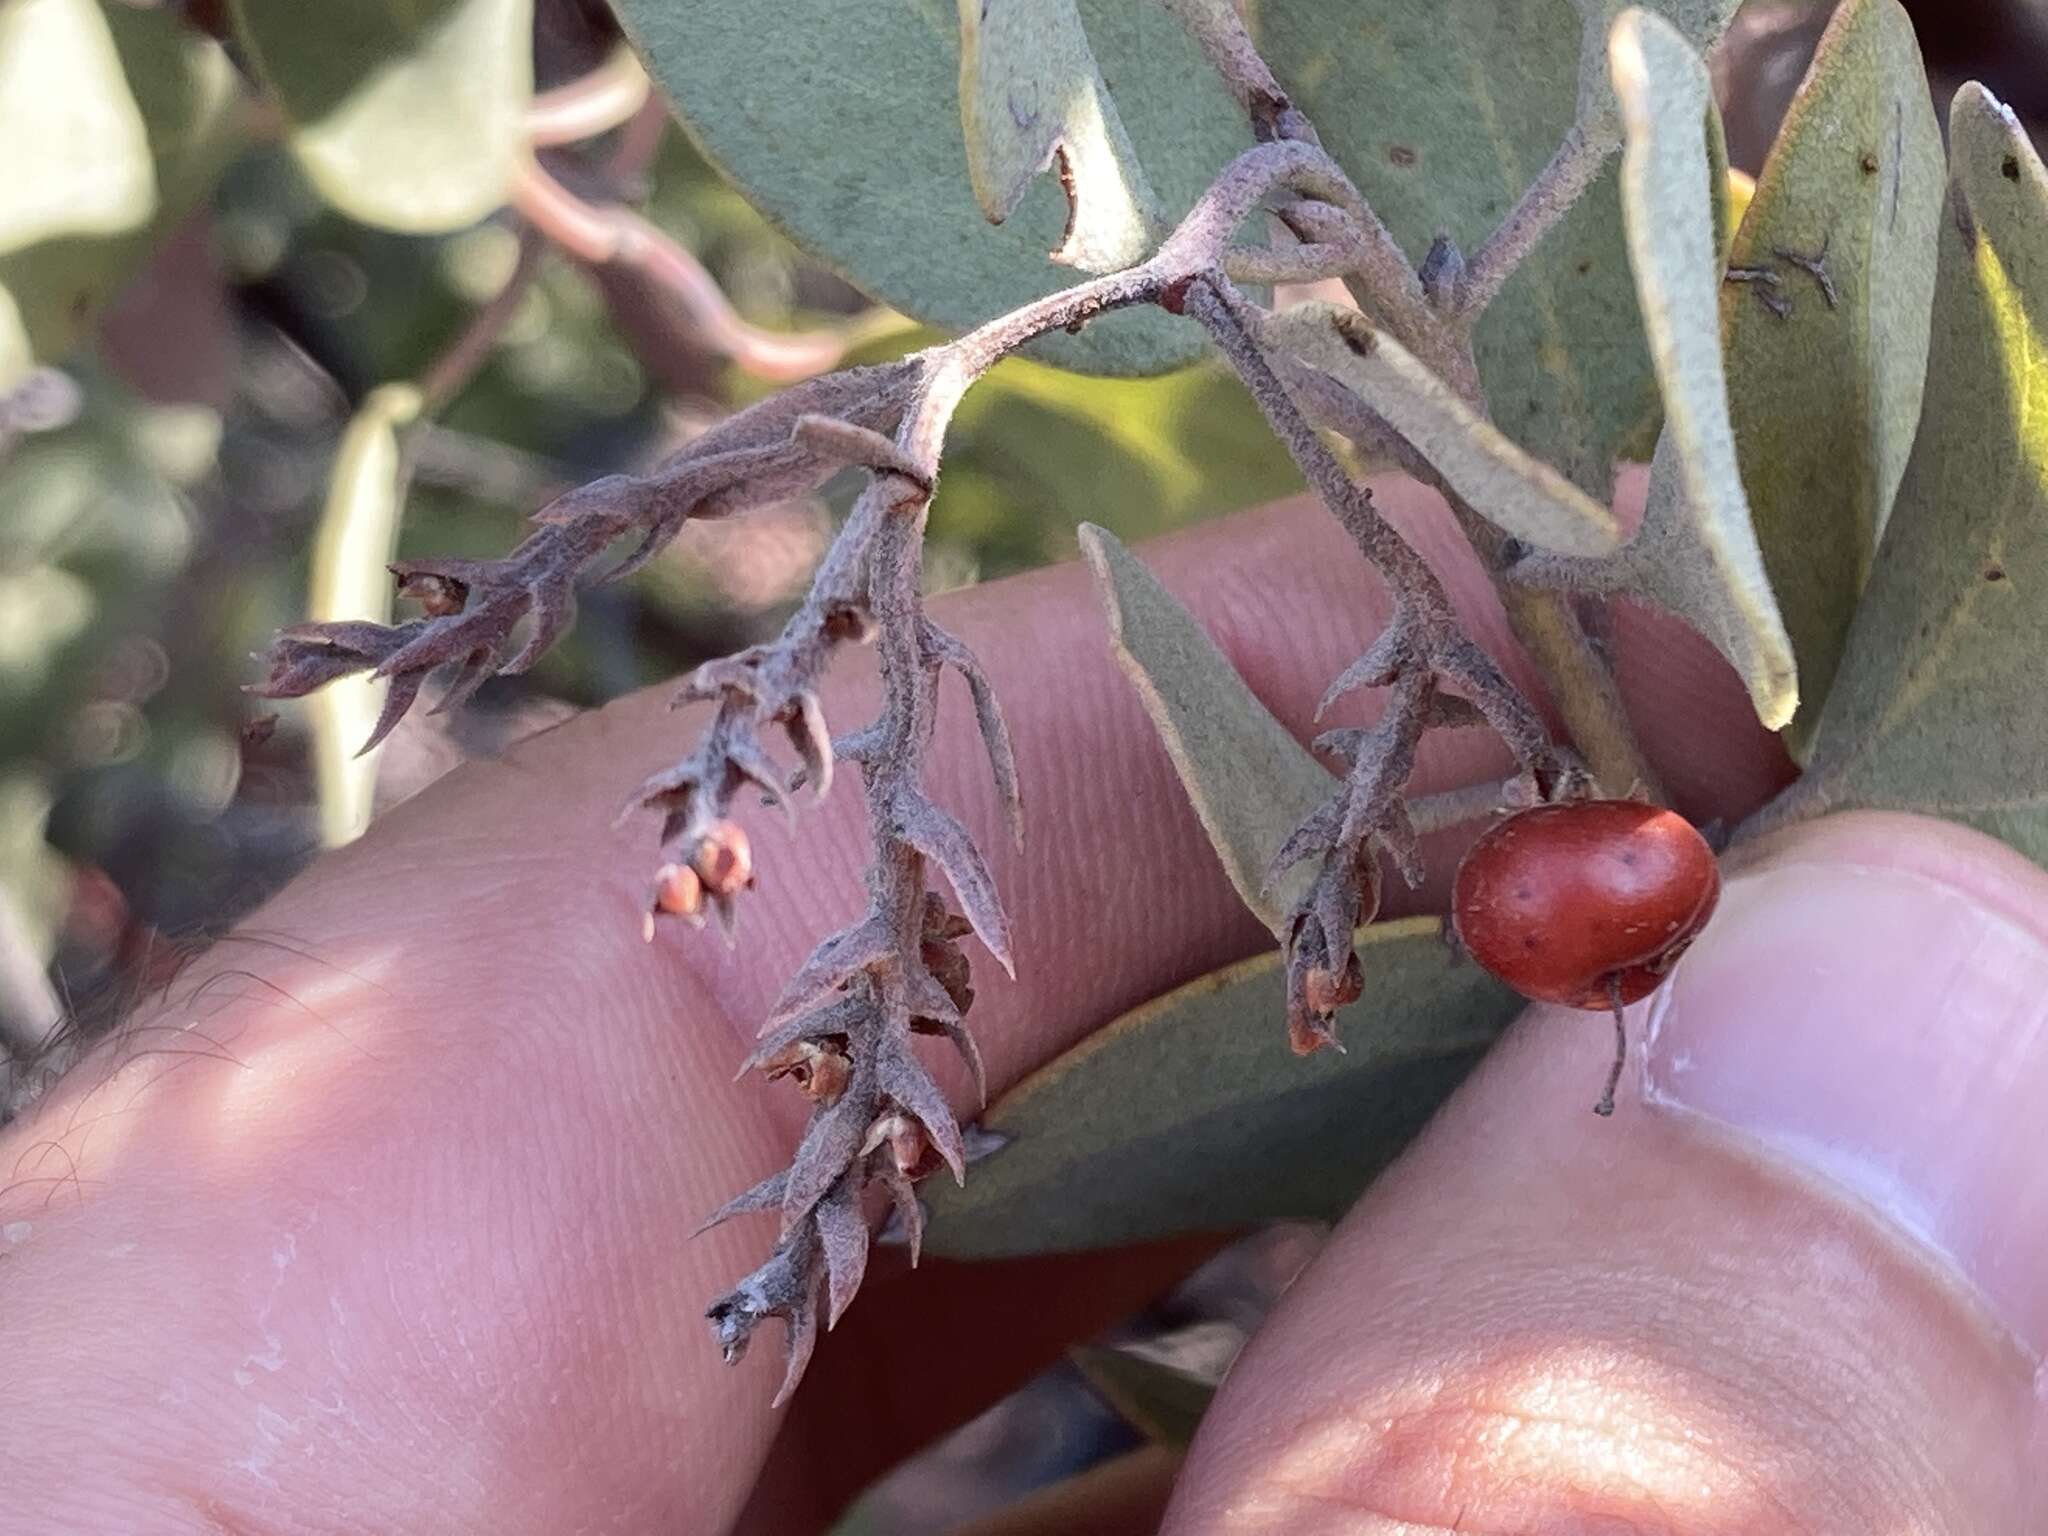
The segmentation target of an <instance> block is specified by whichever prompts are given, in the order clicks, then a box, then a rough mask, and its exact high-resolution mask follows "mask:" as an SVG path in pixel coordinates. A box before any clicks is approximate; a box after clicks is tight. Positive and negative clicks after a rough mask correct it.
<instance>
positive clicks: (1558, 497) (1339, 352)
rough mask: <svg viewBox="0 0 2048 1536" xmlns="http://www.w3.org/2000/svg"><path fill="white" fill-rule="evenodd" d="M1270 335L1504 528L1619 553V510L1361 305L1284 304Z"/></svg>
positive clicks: (1572, 549)
mask: <svg viewBox="0 0 2048 1536" xmlns="http://www.w3.org/2000/svg"><path fill="white" fill-rule="evenodd" d="M1260 337H1261V339H1262V340H1264V341H1265V342H1267V343H1268V344H1269V345H1271V346H1273V347H1274V348H1276V349H1277V350H1279V351H1281V352H1284V353H1286V354H1287V355H1289V356H1291V357H1294V358H1296V359H1298V360H1299V361H1301V362H1304V363H1306V364H1308V365H1309V366H1310V367H1311V368H1314V369H1316V370H1318V371H1319V372H1322V373H1325V374H1328V375H1329V376H1330V377H1332V378H1334V379H1336V380H1337V381H1338V382H1339V383H1341V384H1343V385H1345V386H1346V387H1347V388H1349V389H1350V390H1351V392H1352V393H1353V394H1355V395H1357V396H1358V397H1359V398H1360V399H1361V400H1363V401H1364V402H1365V403H1366V404H1367V405H1369V406H1371V407H1372V408H1373V410H1374V411H1375V412H1376V413H1378V415H1379V416H1380V417H1381V418H1382V419H1384V420H1385V421H1386V423H1387V424H1388V425H1389V426H1391V427H1392V428H1393V429H1394V430H1395V431H1396V432H1398V433H1399V434H1400V435H1401V437H1402V438H1403V439H1404V440H1405V441H1406V442H1407V443H1409V444H1410V445H1411V446H1412V447H1413V448H1414V449H1415V451H1416V452H1417V453H1419V454H1421V455H1422V456H1423V458H1425V459H1427V460H1428V461H1429V462H1430V463H1431V464H1432V465H1434V466H1435V467H1436V469H1437V470H1438V471H1439V472H1441V473H1442V475H1443V477H1444V479H1445V481H1446V482H1447V483H1448V484H1449V485H1450V487H1451V489H1452V490H1454V491H1456V492H1457V493H1458V495H1459V496H1460V497H1461V498H1462V499H1463V500H1464V501H1465V502H1466V503H1467V504H1469V505H1470V506H1471V507H1472V509H1473V510H1474V511H1475V512H1477V513H1478V514H1479V515H1480V516H1481V517H1484V518H1485V519H1486V520H1487V521H1488V522H1490V523H1492V524H1493V525H1494V526H1495V527H1496V528H1499V529H1500V530H1501V531H1502V532H1504V533H1509V534H1512V535H1514V536H1515V537H1516V538H1518V539H1522V540H1524V541H1526V542H1528V543H1530V544H1533V545H1536V546H1537V547H1538V548H1540V549H1547V550H1552V551H1554V552H1556V553H1558V554H1564V555H1589V556H1590V555H1603V554H1608V553H1610V552H1612V551H1613V549H1614V547H1615V545H1616V544H1617V543H1618V542H1619V541H1620V537H1621V531H1620V528H1619V527H1618V525H1617V524H1616V523H1615V521H1614V514H1613V513H1612V512H1611V511H1610V510H1609V509H1608V508H1607V507H1606V506H1605V505H1604V504H1603V503H1601V502H1598V501H1595V500H1594V499H1593V498H1592V497H1590V496H1588V495H1587V494H1586V493H1585V492H1584V491H1582V490H1580V489H1579V488H1578V487H1577V486H1576V485H1574V484H1572V482H1571V481H1570V480H1568V479H1566V478H1565V476H1564V475H1563V474H1561V473H1560V472H1559V471H1557V470H1556V469H1553V468H1552V467H1551V466H1550V465H1548V464H1545V463H1544V462H1543V461H1542V460H1540V459H1535V458H1532V457H1530V456H1529V455H1528V454H1527V453H1525V452H1523V451H1522V449H1520V448H1519V447H1517V446H1516V445H1515V444H1514V442H1513V441H1511V440H1510V439H1509V438H1508V437H1507V435H1506V434H1505V433H1503V432H1502V431H1500V429H1499V428H1497V427H1495V426H1494V425H1493V423H1492V422H1490V421H1488V420H1487V419H1486V418H1485V417H1484V416H1483V415H1481V414H1480V413H1479V412H1477V411H1475V410H1474V409H1473V408H1472V407H1471V406H1470V405H1468V404H1466V403H1465V401H1463V400H1462V399H1460V398H1459V397H1458V394H1457V392H1456V391H1455V390H1453V389H1452V388H1451V387H1450V386H1449V385H1448V384H1446V383H1444V381H1443V380H1442V379H1440V378H1438V377H1437V376H1436V375H1435V374H1434V373H1432V372H1430V370H1429V369H1428V367H1426V366H1425V365H1424V364H1423V363H1422V362H1420V361H1419V360H1417V359H1416V358H1415V357H1414V356H1413V355H1412V354H1410V353H1409V352H1408V350H1407V349H1406V348H1404V347H1403V346H1402V345H1401V344H1400V343H1399V342H1398V341H1396V340H1394V338H1393V337H1391V336H1389V335H1387V334H1386V333H1385V332H1383V331H1375V330H1374V329H1373V328H1372V327H1371V325H1370V324H1369V323H1368V322H1367V321H1366V319H1365V317H1364V316H1363V315H1361V314H1359V313H1358V311H1356V310H1354V309H1348V308H1345V307H1343V306H1341V305H1336V304H1329V303H1324V302H1322V301H1320V300H1317V301H1311V302H1309V303H1306V304H1298V305H1295V306H1294V307H1293V308H1290V309H1286V310H1283V311H1281V312H1280V313H1279V314H1278V315H1276V316H1274V317H1273V319H1272V320H1271V321H1269V322H1267V323H1266V324H1265V325H1264V326H1262V327H1261V328H1260Z"/></svg>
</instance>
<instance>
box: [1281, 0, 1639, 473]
mask: <svg viewBox="0 0 2048 1536" xmlns="http://www.w3.org/2000/svg"><path fill="white" fill-rule="evenodd" d="M1246 13H1247V19H1248V20H1249V22H1250V24H1251V26H1252V31H1253V36H1254V38H1255V40H1256V41H1257V42H1258V45H1259V48H1260V51H1261V52H1262V53H1263V54H1264V55H1265V57H1266V59H1267V61H1268V62H1269V63H1270V64H1271V65H1272V66H1273V71H1274V73H1275V74H1276V75H1277V76H1278V77H1279V79H1280V82H1281V84H1282V85H1284V86H1285V87H1286V88H1287V90H1288V91H1289V92H1290V93H1291V94H1292V95H1293V97H1294V100H1295V102H1296V103H1297V104H1298V105H1299V106H1300V107H1301V108H1302V109H1303V110H1304V111H1305V112H1307V113H1308V115H1309V117H1310V118H1311V119H1313V121H1314V122H1315V125H1316V129H1317V131H1318V132H1319V133H1320V134H1321V136H1322V140H1323V143H1324V145H1325V147H1326V148H1328V149H1329V151H1330V152H1331V153H1332V154H1333V155H1335V156H1336V157H1337V159H1338V161H1339V162H1340V163H1341V164H1342V165H1343V166H1344V168H1345V169H1346V170H1347V171H1348V172H1350V174H1351V176H1352V178H1353V180H1355V181H1356V182H1357V183H1358V187H1359V190H1360V191H1362V192H1363V193H1364V194H1365V197H1366V200H1367V201H1368V202H1370V203H1371V204H1372V207H1373V210H1374V212H1376V213H1377V214H1378V215H1379V216H1380V218H1381V219H1382V220H1383V221H1384V222H1385V224H1386V225H1387V227H1388V229H1390V230H1391V231H1392V232H1393V234H1394V237H1395V238H1396V239H1397V240H1399V241H1400V243H1401V246H1402V249H1403V250H1405V251H1406V252H1407V253H1408V255H1409V257H1410V259H1411V260H1414V261H1416V262H1420V261H1421V260H1422V257H1423V255H1424V254H1425V253H1426V252H1427V251H1428V249H1429V246H1430V243H1431V241H1433V240H1434V239H1435V238H1436V236H1437V233H1438V232H1439V231H1444V232H1447V233H1448V234H1449V235H1450V236H1451V238H1452V239H1453V240H1455V241H1456V242H1457V243H1458V245H1459V246H1460V247H1461V248H1462V249H1463V250H1464V251H1466V252H1467V253H1468V254H1469V253H1470V252H1472V251H1474V250H1476V249H1477V248H1478V247H1479V245H1480V244H1481V242H1482V241H1484V239H1485V238H1486V236H1487V235H1489V234H1490V233H1492V232H1493V230H1494V228H1495V227H1496V226H1497V225H1498V224H1499V223H1500V222H1501V220H1502V219H1503V218H1504V217H1506V215H1507V214H1508V212H1509V210H1510V209H1512V208H1513V207H1514V206H1515V204H1516V202H1517V201H1518V200H1519V199H1520V197H1521V195H1522V192H1523V190H1524V189H1525V188H1526V187H1527V186H1528V185H1529V183H1530V182H1531V181H1533V180H1534V179H1535V178H1536V175H1537V173H1538V172H1539V171H1541V170H1542V169H1543V167H1544V166H1545V165H1546V164H1548V163H1549V161H1550V158H1551V155H1552V153H1553V151H1555V150H1556V148H1557V147H1558V145H1559V144H1560V143H1561V142H1562V140H1563V139H1564V136H1565V134H1566V133H1567V132H1568V131H1569V130H1570V129H1571V127H1572V126H1573V123H1574V120H1575V118H1576V116H1577V108H1578V87H1577V83H1576V82H1577V79H1578V71H1579V52H1580V46H1579V40H1580V30H1581V29H1580V25H1579V16H1578V13H1577V11H1575V10H1574V9H1573V7H1572V0H1374V3H1373V4H1371V5H1370V6H1364V5H1360V6H1353V7H1332V6H1331V5H1329V4H1328V3H1327V0H1248V3H1247V5H1246ZM1473 341H1474V345H1475V347H1476V349H1477V354H1478V360H1479V372H1480V378H1481V381H1482V382H1483V383H1484V385H1485V388H1486V396H1487V404H1488V408H1489V410H1490V411H1491V413H1492V416H1493V419H1494V422H1495V424H1496V425H1498V426H1499V427H1500V429H1501V430H1502V431H1503V432H1505V433H1506V434H1507V435H1508V436H1509V437H1511V438H1513V439H1514V440H1515V441H1516V442H1517V443H1519V444H1521V446H1522V447H1523V448H1525V449H1527V450H1528V451H1529V452H1530V453H1531V454H1533V455H1534V456H1535V457H1536V458H1538V459H1540V460H1542V461H1544V462H1545V463H1549V464H1554V465H1556V466H1557V467H1558V468H1559V469H1561V470H1562V471H1563V472H1564V473H1565V475H1566V476H1567V477H1569V478H1570V479H1571V480H1572V482H1573V483H1574V484H1576V485H1577V486H1578V487H1579V488H1580V489H1581V490H1583V491H1585V492H1586V493H1587V494H1588V495H1589V496H1591V497H1593V498H1594V499H1595V500H1598V501H1605V500H1607V499H1609V491H1610V490H1611V488H1612V479H1613V466H1614V461H1615V460H1616V459H1617V458H1624V457H1635V458H1640V457H1642V456H1643V455H1645V454H1646V453H1648V451H1649V447H1650V442H1651V440H1652V437H1653V434H1654V432H1655V429H1656V422H1657V412H1658V407H1657V391H1656V382H1655V379H1654V377H1653V375H1652V374H1651V371H1650V358H1649V352H1648V350H1647V348H1646V347H1645V345H1644V342H1643V328H1642V323H1641V321H1640V319H1639V318H1638V317H1637V315H1636V307H1635V294H1634V291H1633V289H1632V288H1631V287H1630V284H1629V271H1628V252H1627V248H1626V247H1625V245H1624V244H1623V241H1622V230H1621V207H1620V202H1619V198H1618V194H1617V191H1616V181H1615V175H1614V172H1613V170H1612V169H1611V168H1610V169H1608V170H1607V171H1605V172H1603V173H1602V174H1601V175H1600V177H1599V179H1598V180H1597V181H1595V182H1594V184H1593V186H1592V187H1591V188H1590V189H1589V190H1588V191H1587V192H1586V193H1585V195H1584V196H1583V197H1582V198H1580V200H1579V201H1578V203H1577V204H1576V205H1574V206H1573V208H1572V210H1571V211H1570V212H1569V213H1567V214H1566V215H1565V216H1564V218H1563V219H1562V220H1561V221H1560V222H1559V224H1558V225H1557V227H1556V228H1555V229H1553V230H1551V231H1550V233H1549V234H1548V235H1547V236H1546V237H1545V238H1544V240H1543V243H1542V244H1541V245H1540V246H1538V247H1537V249H1536V250H1535V252H1534V253H1533V254H1532V255H1531V256H1530V257H1529V259H1528V260H1527V261H1525V262H1524V263H1523V264H1522V266H1521V268H1520V269H1519V270H1518V271H1517V272H1516V273H1515V275H1514V276H1513V277H1512V278H1510V279H1509V280H1508V284H1507V286H1506V287H1505V288H1503V289H1502V290H1501V292H1500V294H1499V296H1498V297H1497V298H1495V300H1494V301H1493V303H1492V304H1491V305H1489V306H1488V308H1487V310H1486V312H1485V314H1484V315H1482V316H1481V317H1480V320H1479V324H1478V328H1477V330H1476V331H1475V333H1474V337H1473Z"/></svg>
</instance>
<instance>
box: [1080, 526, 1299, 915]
mask: <svg viewBox="0 0 2048 1536" xmlns="http://www.w3.org/2000/svg"><path fill="white" fill-rule="evenodd" d="M1081 552H1082V554H1084V555H1085V556H1086V557H1087V559H1088V564H1089V567H1090V568H1091V569H1092V570H1093V571H1094V572H1095V583H1096V590H1097V591H1098V592H1099V593H1100V594H1101V597H1102V606H1103V608H1104V609H1105V610H1106V611H1107V612H1108V615H1109V633H1110V643H1111V645H1112V646H1113V647H1114V649H1115V653H1116V659H1117V664H1118V665H1119V666H1121V667H1122V668H1123V669H1124V673H1125V675H1126V676H1127V677H1129V678H1130V680H1131V683H1132V685H1133V686H1134V687H1136V688H1137V690H1138V696H1139V697H1140V698H1141V699H1143V700H1144V702H1145V713H1146V714H1148V715H1150V716H1151V717H1152V724H1153V725H1154V726H1155V727H1156V728H1157V729H1158V732H1159V739H1160V741H1161V742H1162V743H1164V745H1165V747H1166V752H1167V755H1168V756H1169V757H1171V758H1172V759H1173V767H1174V771H1175V772H1176V773H1178V774H1179V775H1180V781H1181V784H1182V786H1183V787H1184V788H1185V789H1186V790H1187V792H1188V799H1189V800H1190V801H1192V802H1193V804H1194V807H1195V814H1196V815H1197V816H1199V817H1200V818H1201V821H1202V830H1203V831H1204V832H1207V833H1208V834H1209V843H1210V846H1211V847H1213V848H1214V849H1215V850H1216V854H1217V857H1218V858H1220V859H1221V860H1222V861H1223V868H1224V872H1225V873H1226V874H1228V875H1229V876H1230V883H1231V884H1232V885H1233V886H1235V887H1236V889H1237V894H1238V896H1239V897H1240V898H1241V899H1242V900H1243V901H1244V904H1245V905H1246V906H1247V907H1250V908H1251V909H1252V911H1253V912H1255V913H1257V914H1258V918H1259V921H1260V922H1262V923H1264V924H1265V925H1266V926H1267V927H1268V928H1269V929H1271V930H1272V931H1273V932H1274V933H1275V934H1278V933H1279V932H1280V930H1281V928H1282V927H1283V926H1284V925H1285V923H1286V919H1287V914H1288V912H1289V911H1291V910H1292V909H1293V906H1294V902H1295V898H1296V897H1297V896H1299V895H1300V894H1301V892H1302V891H1303V890H1304V889H1306V887H1307V884H1308V881H1309V880H1310V879H1311V878H1312V877H1313V876H1314V873H1315V871H1314V869H1313V868H1312V867H1310V866H1309V865H1308V864H1306V863H1304V864H1301V865H1298V866H1296V867H1295V868H1293V869H1291V870H1289V871H1287V873H1286V874H1285V875H1284V876H1282V877H1281V878H1280V879H1278V880H1276V881H1274V883H1273V885H1272V887H1271V888H1265V879H1266V871H1267V869H1268V868H1269V867H1270V866H1271V865H1272V862H1273V855H1275V854H1276V853H1278V852H1279V851H1280V845H1281V844H1282V843H1284V842H1285V841H1286V840H1287V835H1288V834H1289V833H1290V832H1292V831H1293V830H1294V829H1295V828H1296V827H1297V826H1299V825H1301V823H1302V822H1303V821H1304V820H1306V819H1307V817H1308V815H1309V813H1310V812H1311V811H1313V810H1315V809H1316V807H1317V806H1319V805H1321V804H1322V803H1323V802H1324V801H1325V800H1328V799H1329V798H1330V797H1331V795H1333V794H1335V793H1336V791H1337V787H1338V786H1337V780H1336V778H1335V777H1334V776H1333V775H1331V774H1330V773H1329V772H1328V771H1326V770H1325V769H1324V768H1322V767H1321V766H1320V765H1319V764H1318V763H1317V762H1316V760H1315V759H1314V758H1313V757H1310V756H1309V755H1308V752H1307V750H1306V749H1304V748H1303V747H1302V745H1301V744H1300V743H1299V742H1297V741H1296V740H1295V739H1294V738H1293V737H1292V736H1290V735H1289V734H1288V733H1287V728H1286V727H1285V726H1283V725H1282V724H1281V723H1280V722H1279V721H1278V720H1275V719H1274V718H1273V716H1272V714H1271V713H1270V712H1269V711H1268V710H1267V708H1266V706H1265V705H1263V704H1261V703H1260V702H1259V701H1258V699H1257V697H1255V696H1254V695H1253V693H1252V691H1251V689H1250V688H1248V687H1246V686H1245V681H1244V679H1243V678H1241V677H1239V676H1238V675H1237V669H1236V668H1235V667H1233V666H1231V664H1230V662H1229V661H1228V659H1226V658H1225V656H1224V655H1223V653H1222V652H1221V651H1219V650H1217V649H1216V644H1215V642H1214V641H1212V640H1211V639H1210V638H1209V637H1208V635H1207V634H1205V633H1203V630H1202V626H1201V625H1200V624H1198V623H1196V622H1195V619H1194V616H1193V615H1192V614H1190V613H1189V612H1188V611H1187V609H1185V608H1183V607H1181V605H1180V604H1179V603H1178V602H1177V601H1175V599H1174V597H1173V594H1172V593H1170V592H1168V591H1167V590H1166V588H1164V587H1162V586H1161V585H1160V584H1159V582H1158V580H1157V578H1155V577H1154V576H1153V575H1152V573H1151V572H1150V571H1148V570H1146V569H1145V567H1144V566H1142V565H1140V564H1139V563H1138V560H1137V557H1136V556H1134V555H1133V554H1132V553H1131V552H1130V551H1129V550H1127V549H1125V548H1124V547H1123V545H1122V544H1120V543H1118V542H1117V539H1116V536H1115V535H1114V534H1112V533H1110V532H1109V531H1108V530H1107V529H1104V528H1097V527H1095V526H1093V525H1092V524H1090V525H1088V526H1085V527H1083V528H1082V530H1081Z"/></svg>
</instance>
